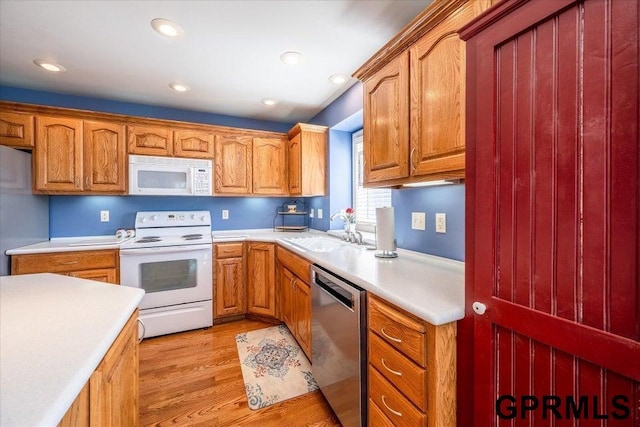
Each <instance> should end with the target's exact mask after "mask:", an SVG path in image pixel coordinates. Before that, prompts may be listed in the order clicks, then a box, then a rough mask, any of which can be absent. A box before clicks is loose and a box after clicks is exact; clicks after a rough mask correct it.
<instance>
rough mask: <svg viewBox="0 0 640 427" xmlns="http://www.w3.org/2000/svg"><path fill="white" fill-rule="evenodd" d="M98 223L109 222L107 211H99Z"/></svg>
mask: <svg viewBox="0 0 640 427" xmlns="http://www.w3.org/2000/svg"><path fill="white" fill-rule="evenodd" d="M100 222H109V211H100Z"/></svg>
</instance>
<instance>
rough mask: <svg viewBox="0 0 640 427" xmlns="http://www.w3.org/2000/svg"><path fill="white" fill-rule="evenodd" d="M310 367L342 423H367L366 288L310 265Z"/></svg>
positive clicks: (348, 425) (353, 426) (357, 425)
mask: <svg viewBox="0 0 640 427" xmlns="http://www.w3.org/2000/svg"><path fill="white" fill-rule="evenodd" d="M311 278H312V285H311V319H312V320H311V354H312V358H313V362H312V371H313V377H314V378H315V380H316V382H317V383H318V386H319V387H320V390H321V391H322V393H323V394H324V396H325V397H326V399H327V401H328V402H329V405H331V408H333V411H334V412H335V413H336V415H337V416H338V419H339V420H340V422H341V423H342V425H343V426H344V427H360V426H366V425H367V341H366V336H367V317H366V311H365V310H366V304H365V291H364V290H363V289H360V288H359V287H357V286H356V285H354V284H353V283H350V282H348V281H347V280H345V279H342V278H340V277H338V276H336V275H335V274H333V273H331V272H330V271H327V270H325V269H324V268H322V267H320V266H318V265H313V266H311Z"/></svg>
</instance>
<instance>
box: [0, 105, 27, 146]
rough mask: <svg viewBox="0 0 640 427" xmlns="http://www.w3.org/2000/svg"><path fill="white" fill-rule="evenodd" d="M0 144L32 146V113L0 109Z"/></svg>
mask: <svg viewBox="0 0 640 427" xmlns="http://www.w3.org/2000/svg"><path fill="white" fill-rule="evenodd" d="M0 144H2V145H7V146H9V147H18V148H22V147H24V148H32V147H33V114H20V113H8V112H6V111H0Z"/></svg>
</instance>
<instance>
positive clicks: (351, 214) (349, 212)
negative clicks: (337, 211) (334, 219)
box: [344, 208, 356, 224]
mask: <svg viewBox="0 0 640 427" xmlns="http://www.w3.org/2000/svg"><path fill="white" fill-rule="evenodd" d="M344 215H345V216H346V217H347V221H348V222H349V224H355V223H356V211H354V210H353V209H352V208H347V209H345V210H344Z"/></svg>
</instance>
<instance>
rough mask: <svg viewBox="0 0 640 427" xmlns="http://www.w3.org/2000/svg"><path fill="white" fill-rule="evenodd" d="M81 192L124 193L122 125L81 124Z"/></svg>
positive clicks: (124, 151) (124, 169) (123, 130)
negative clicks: (82, 163) (82, 173)
mask: <svg viewBox="0 0 640 427" xmlns="http://www.w3.org/2000/svg"><path fill="white" fill-rule="evenodd" d="M83 128H84V130H83V135H84V137H83V149H84V190H85V191H95V192H104V193H125V192H126V189H127V185H126V183H127V171H126V168H127V146H126V144H125V129H124V125H121V124H117V123H109V122H87V121H85V122H84V123H83Z"/></svg>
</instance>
